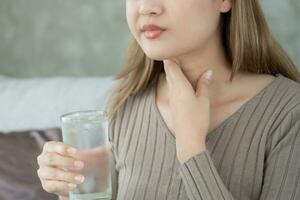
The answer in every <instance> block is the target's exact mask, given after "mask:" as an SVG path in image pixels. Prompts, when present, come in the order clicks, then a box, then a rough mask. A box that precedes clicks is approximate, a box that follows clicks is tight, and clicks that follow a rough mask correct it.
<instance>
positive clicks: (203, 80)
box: [196, 70, 213, 97]
mask: <svg viewBox="0 0 300 200" xmlns="http://www.w3.org/2000/svg"><path fill="white" fill-rule="evenodd" d="M212 75H213V71H212V70H207V71H206V72H204V73H203V74H202V75H201V76H200V78H199V80H198V82H197V89H196V96H197V97H200V96H201V97H202V96H205V97H208V96H209V88H208V85H209V84H210V82H211V79H212Z"/></svg>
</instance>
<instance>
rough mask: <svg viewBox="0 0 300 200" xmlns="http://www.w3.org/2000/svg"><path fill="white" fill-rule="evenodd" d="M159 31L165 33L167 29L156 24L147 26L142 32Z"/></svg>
mask: <svg viewBox="0 0 300 200" xmlns="http://www.w3.org/2000/svg"><path fill="white" fill-rule="evenodd" d="M157 30H161V31H164V30H165V29H164V28H162V27H160V26H158V25H155V24H147V25H144V26H143V27H142V32H145V31H157Z"/></svg>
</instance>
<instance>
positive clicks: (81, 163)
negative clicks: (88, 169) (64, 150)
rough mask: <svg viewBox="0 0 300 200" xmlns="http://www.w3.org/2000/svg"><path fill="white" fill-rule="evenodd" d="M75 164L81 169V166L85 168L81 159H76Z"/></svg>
mask: <svg viewBox="0 0 300 200" xmlns="http://www.w3.org/2000/svg"><path fill="white" fill-rule="evenodd" d="M74 166H75V167H76V168H77V169H81V168H83V166H84V163H83V162H82V161H81V160H76V161H75V162H74Z"/></svg>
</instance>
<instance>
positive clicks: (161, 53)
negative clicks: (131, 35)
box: [143, 48, 174, 61]
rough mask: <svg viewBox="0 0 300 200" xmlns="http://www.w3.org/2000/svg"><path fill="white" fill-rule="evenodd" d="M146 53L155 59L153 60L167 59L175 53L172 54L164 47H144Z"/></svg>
mask: <svg viewBox="0 0 300 200" xmlns="http://www.w3.org/2000/svg"><path fill="white" fill-rule="evenodd" d="M143 51H144V53H145V54H146V55H147V57H149V58H151V59H153V60H161V61H162V60H165V59H168V58H171V57H173V56H174V54H170V53H169V51H168V50H163V49H162V48H161V49H160V50H154V49H151V50H149V49H148V50H147V49H143Z"/></svg>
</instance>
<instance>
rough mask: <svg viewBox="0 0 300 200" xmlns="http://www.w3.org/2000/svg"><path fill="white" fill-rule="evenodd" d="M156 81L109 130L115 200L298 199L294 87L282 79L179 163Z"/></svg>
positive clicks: (299, 109)
mask: <svg viewBox="0 0 300 200" xmlns="http://www.w3.org/2000/svg"><path fill="white" fill-rule="evenodd" d="M156 84H157V81H152V82H150V84H149V85H148V87H147V88H146V89H145V90H144V91H142V92H140V93H139V94H137V95H132V96H130V97H129V99H127V101H126V104H124V105H123V106H122V107H121V109H119V110H118V112H117V114H116V117H115V118H114V120H113V121H112V122H111V123H110V125H109V140H110V141H111V142H112V144H113V147H112V155H113V156H112V157H113V158H114V159H112V161H114V162H113V163H111V164H112V190H113V199H114V200H115V199H118V200H200V199H201V200H228V199H235V200H256V199H257V200H258V199H260V200H296V199H298V200H300V179H299V176H300V84H299V83H297V82H294V81H292V80H290V79H288V78H286V77H284V76H283V75H281V74H278V75H277V77H276V79H275V80H273V81H272V82H271V83H269V85H267V86H266V87H265V88H264V89H262V90H261V91H260V92H259V93H258V94H257V95H255V96H254V97H253V98H251V99H250V100H249V101H247V102H246V103H244V104H243V105H242V106H241V107H240V108H239V109H238V110H237V111H236V112H235V113H233V114H232V115H231V116H230V117H228V118H227V119H226V120H225V121H223V122H222V123H221V124H220V125H219V126H218V127H217V128H216V129H215V130H213V131H212V132H210V133H209V134H208V136H207V138H206V147H207V150H206V151H204V152H201V153H199V154H197V155H195V156H194V157H192V158H190V159H189V160H187V161H186V162H185V163H183V164H180V163H179V161H178V160H177V157H176V146H175V142H176V140H175V137H174V135H173V134H172V133H171V132H170V130H169V129H168V127H167V126H166V124H165V122H164V121H163V118H162V116H161V115H160V112H159V110H158V108H157V105H156V102H155V96H156Z"/></svg>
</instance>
